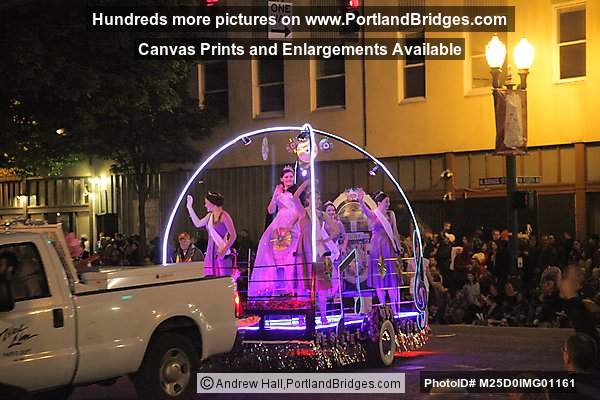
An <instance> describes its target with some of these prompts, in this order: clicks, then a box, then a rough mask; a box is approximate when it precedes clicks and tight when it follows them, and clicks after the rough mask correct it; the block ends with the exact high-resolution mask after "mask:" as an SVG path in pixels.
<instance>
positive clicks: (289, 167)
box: [282, 165, 295, 172]
mask: <svg viewBox="0 0 600 400" xmlns="http://www.w3.org/2000/svg"><path fill="white" fill-rule="evenodd" d="M282 172H295V170H294V168H293V167H292V166H291V165H286V166H285V167H283V170H282Z"/></svg>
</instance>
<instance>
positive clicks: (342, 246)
mask: <svg viewBox="0 0 600 400" xmlns="http://www.w3.org/2000/svg"><path fill="white" fill-rule="evenodd" d="M323 211H324V213H325V218H324V224H323V228H324V229H325V232H326V233H327V236H328V238H329V240H331V242H332V243H334V244H335V245H336V247H337V250H338V256H337V257H332V258H333V261H340V260H341V258H342V256H343V255H344V254H345V253H346V250H347V249H348V236H347V235H346V230H345V229H344V224H343V223H342V221H340V219H339V217H338V215H337V207H336V206H335V204H333V202H332V201H328V202H326V203H325V204H324V205H323ZM332 256H335V254H333V253H332Z"/></svg>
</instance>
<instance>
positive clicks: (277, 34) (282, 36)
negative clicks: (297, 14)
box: [268, 1, 293, 40]
mask: <svg viewBox="0 0 600 400" xmlns="http://www.w3.org/2000/svg"><path fill="white" fill-rule="evenodd" d="M268 3H269V17H271V16H275V17H276V18H277V23H276V24H275V25H269V35H268V37H269V39H271V40H290V39H292V29H291V28H290V26H289V25H284V24H283V23H282V21H281V18H282V17H284V16H286V17H289V18H291V17H292V15H293V14H292V3H284V2H281V1H269V2H268Z"/></svg>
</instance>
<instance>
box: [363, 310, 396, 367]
mask: <svg viewBox="0 0 600 400" xmlns="http://www.w3.org/2000/svg"><path fill="white" fill-rule="evenodd" d="M367 341H368V342H369V345H368V348H367V357H368V359H369V364H371V365H373V366H376V367H389V366H391V365H392V364H393V363H394V356H395V354H396V330H395V328H394V324H393V323H392V321H390V320H389V319H385V320H383V322H382V323H381V326H380V327H379V332H378V335H377V340H376V341H371V339H370V338H368V339H367Z"/></svg>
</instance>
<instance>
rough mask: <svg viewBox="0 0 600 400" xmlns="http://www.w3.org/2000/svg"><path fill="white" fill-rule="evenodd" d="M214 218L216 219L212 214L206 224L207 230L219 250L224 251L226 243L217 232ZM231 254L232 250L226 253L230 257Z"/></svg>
mask: <svg viewBox="0 0 600 400" xmlns="http://www.w3.org/2000/svg"><path fill="white" fill-rule="evenodd" d="M213 218H214V215H213V214H212V213H211V214H210V218H209V219H208V224H206V230H207V231H208V234H209V235H210V238H211V239H212V240H213V242H215V244H216V245H217V249H222V248H223V247H225V244H226V242H225V240H224V239H223V238H222V237H221V235H219V233H218V232H217V231H216V229H215V227H214V221H213ZM229 254H231V251H230V249H227V252H226V253H225V255H229Z"/></svg>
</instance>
